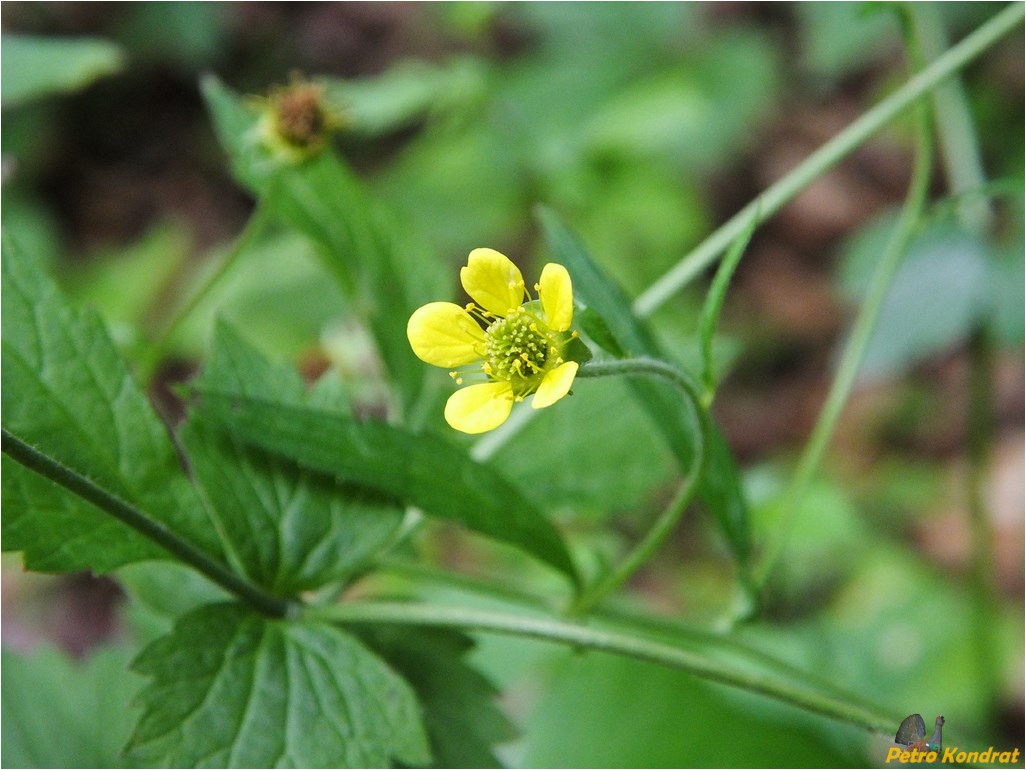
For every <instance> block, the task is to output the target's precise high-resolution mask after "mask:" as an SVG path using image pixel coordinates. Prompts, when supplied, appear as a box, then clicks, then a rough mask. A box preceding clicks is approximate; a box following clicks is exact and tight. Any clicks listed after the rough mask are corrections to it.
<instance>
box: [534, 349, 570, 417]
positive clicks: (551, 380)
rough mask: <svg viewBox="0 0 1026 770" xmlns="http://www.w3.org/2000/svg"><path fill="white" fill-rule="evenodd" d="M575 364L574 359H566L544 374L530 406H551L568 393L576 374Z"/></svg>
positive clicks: (539, 407)
mask: <svg viewBox="0 0 1026 770" xmlns="http://www.w3.org/2000/svg"><path fill="white" fill-rule="evenodd" d="M577 366H578V364H577V362H576V361H567V362H566V363H565V364H560V365H559V366H557V367H556V368H555V369H553V370H552V371H551V372H549V373H548V374H546V375H545V376H544V377H543V378H542V381H541V385H539V386H538V392H537V393H535V394H534V399H532V401H531V408H533V409H544V408H545V407H547V406H552V405H553V404H554V403H556V402H557V401H559V399H561V398H562V397H563V396H565V395H566V394H567V393H569V392H570V386H571V385H573V384H574V377H576V376H577Z"/></svg>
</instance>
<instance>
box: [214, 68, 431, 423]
mask: <svg viewBox="0 0 1026 770" xmlns="http://www.w3.org/2000/svg"><path fill="white" fill-rule="evenodd" d="M203 95H204V98H205V99H206V102H207V106H208V109H209V110H210V113H211V116H212V118H213V120H214V125H215V128H216V129H217V132H218V136H219V138H220V139H221V143H222V144H223V145H224V147H225V148H226V150H227V151H228V152H229V154H230V155H231V157H232V167H233V170H234V172H235V175H236V177H237V178H238V179H239V181H240V182H242V183H243V184H244V185H245V186H246V187H247V188H249V190H250V191H251V192H252V193H253V194H255V195H258V196H261V197H267V198H269V199H270V200H271V201H272V203H273V207H274V210H275V212H276V213H277V215H278V216H280V217H281V218H282V219H283V220H284V221H285V222H286V223H287V224H288V225H289V226H290V227H293V228H295V229H296V230H297V231H299V232H301V233H303V234H304V235H306V236H307V237H308V238H310V239H311V240H312V241H313V242H314V243H315V244H316V245H317V247H318V251H319V253H320V256H321V258H322V261H323V264H324V266H325V268H326V269H327V270H328V272H329V273H330V274H331V275H332V276H333V277H334V278H335V279H336V280H337V281H338V283H339V285H340V286H341V287H342V288H343V290H344V291H345V292H346V293H347V294H348V295H349V296H350V297H351V300H352V303H353V308H354V310H355V312H356V313H357V315H358V316H359V317H360V318H361V320H363V322H364V323H366V324H367V327H368V328H369V330H370V332H371V334H372V335H373V336H374V339H375V341H376V343H377V348H378V354H379V355H380V356H381V358H382V361H383V363H384V364H385V366H386V368H387V369H388V372H389V374H390V375H391V380H392V381H393V382H394V383H395V384H396V386H397V388H398V395H399V396H400V403H401V404H402V406H403V407H407V408H408V407H411V406H412V405H413V404H414V403H416V402H417V400H418V399H419V398H420V397H421V395H422V392H423V389H424V387H425V380H426V371H427V369H426V367H424V365H423V364H422V362H420V361H419V360H418V359H417V358H416V356H414V355H413V352H412V351H411V350H410V346H409V342H408V341H407V339H406V322H407V321H408V320H409V317H410V314H411V313H412V312H413V311H414V310H416V309H417V308H418V307H419V306H421V305H423V304H425V303H427V302H430V301H431V300H435V299H438V298H439V297H442V296H444V295H445V293H446V288H447V283H446V282H445V280H444V275H445V271H444V270H443V269H442V268H441V265H440V264H438V263H437V262H436V260H435V259H434V258H433V257H432V255H431V254H429V253H428V252H426V251H425V249H424V248H423V247H421V246H420V245H419V244H417V243H413V242H412V241H411V240H410V239H409V238H407V237H405V235H404V233H403V232H402V230H401V229H400V228H399V227H398V226H397V224H396V223H395V222H394V221H393V219H392V217H391V216H389V214H388V213H387V212H385V211H383V210H382V209H381V208H380V207H379V206H377V205H375V202H374V201H373V200H372V199H371V198H370V197H369V196H368V195H367V193H366V192H365V190H364V188H363V186H362V185H361V183H360V182H359V180H358V179H357V178H356V177H355V175H354V174H353V173H352V171H351V170H350V169H349V168H347V167H346V166H345V165H344V164H343V162H342V161H341V160H340V159H339V158H338V157H337V155H336V154H335V153H334V152H333V151H332V150H331V149H330V148H328V149H326V150H325V151H323V152H320V153H319V154H318V155H316V156H315V157H313V158H310V159H309V160H307V161H306V162H304V163H300V164H296V165H281V164H280V163H279V164H276V163H275V162H274V161H273V159H272V158H270V157H269V156H267V154H266V153H265V152H262V150H261V148H260V146H259V144H257V143H255V142H256V140H255V138H254V126H255V125H256V121H257V120H258V113H257V112H256V110H255V109H250V108H247V106H246V105H245V103H244V102H243V101H242V100H241V99H240V98H239V97H238V96H236V95H235V94H234V93H232V92H231V91H230V90H229V89H227V88H226V87H225V86H224V85H222V84H221V83H220V82H218V81H217V80H215V79H213V78H208V79H206V80H204V82H203Z"/></svg>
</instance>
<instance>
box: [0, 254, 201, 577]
mask: <svg viewBox="0 0 1026 770" xmlns="http://www.w3.org/2000/svg"><path fill="white" fill-rule="evenodd" d="M2 278H3V295H4V303H3V329H4V338H3V360H2V369H3V390H4V392H5V393H7V395H8V398H7V399H6V402H5V408H4V418H3V419H4V428H5V429H6V430H8V431H10V432H11V433H12V434H14V435H15V436H16V437H17V438H19V439H21V440H22V441H24V442H26V443H28V444H30V445H32V446H34V447H36V448H37V449H38V450H40V451H42V452H43V453H45V454H47V455H49V456H51V457H53V458H54V459H56V460H57V461H58V462H60V463H62V464H63V465H65V466H66V467H68V468H70V469H72V470H73V471H76V472H77V473H79V474H80V475H83V476H86V477H87V478H90V479H92V480H93V481H95V482H96V483H98V484H100V485H101V486H103V487H104V488H106V489H107V490H108V491H110V492H111V493H112V494H114V495H116V496H118V497H120V498H121V499H122V500H124V501H125V502H128V503H130V504H134V505H136V506H138V507H139V508H141V509H143V510H144V511H146V512H147V513H148V514H149V515H151V516H153V517H155V518H156V519H157V520H158V521H160V522H162V523H163V524H165V525H166V526H168V527H170V528H171V529H173V530H175V531H176V532H178V533H179V534H180V535H181V536H183V537H185V538H186V539H188V540H189V541H190V542H191V543H193V544H194V545H195V546H196V547H197V548H198V549H200V550H202V551H204V552H206V553H208V554H210V555H211V556H214V557H219V556H220V554H221V545H220V542H219V541H218V538H217V536H216V534H215V532H214V530H213V528H212V527H211V526H210V521H209V519H208V516H207V512H206V511H205V509H204V507H203V505H202V503H201V502H200V499H199V497H198V496H197V495H196V493H195V491H194V490H193V488H192V486H191V484H190V483H189V481H188V479H187V478H186V476H185V474H184V473H183V472H182V469H181V466H180V465H179V461H178V456H177V454H176V452H175V449H174V446H173V445H172V443H171V440H170V438H169V436H168V434H167V431H166V430H165V428H164V426H163V424H162V423H161V422H160V419H159V418H158V417H157V415H156V414H155V413H154V412H153V409H152V407H151V406H150V404H149V402H148V400H147V399H146V396H145V394H144V393H143V392H142V390H141V389H140V388H139V386H138V385H137V384H136V383H135V380H134V379H133V377H132V375H131V373H130V372H129V370H128V367H127V365H126V364H125V363H124V361H123V360H122V359H121V357H120V355H119V354H118V352H117V350H116V349H115V347H114V344H113V343H112V342H111V340H110V337H109V336H108V334H107V332H106V330H105V329H104V327H103V324H102V322H101V321H100V319H99V318H98V317H97V316H96V314H95V313H93V312H89V311H79V310H75V309H72V308H70V307H68V306H67V304H66V303H65V301H64V300H63V298H62V297H61V296H60V295H59V293H58V290H57V288H56V287H55V286H54V285H53V283H52V282H51V281H50V280H49V279H48V278H47V277H46V276H45V275H44V274H43V273H42V272H41V271H40V269H39V268H38V266H36V265H35V264H33V260H32V258H31V256H29V255H27V254H24V253H23V252H20V251H18V250H17V249H16V247H15V246H14V245H13V244H12V243H10V242H9V240H7V239H6V238H5V240H4V242H3V276H2ZM12 395H14V396H15V397H14V398H11V396H12ZM4 463H5V465H4V470H5V473H4V474H3V484H4V500H5V501H6V502H7V503H8V506H9V507H8V510H7V515H5V516H4V517H3V538H4V548H5V549H10V550H21V551H24V553H25V561H26V564H27V565H28V566H30V567H33V568H36V569H42V570H46V571H51V572H57V571H61V572H64V571H70V570H76V569H83V568H92V569H95V570H99V571H106V570H110V569H112V568H114V567H117V566H120V565H122V564H127V563H130V562H134V561H141V560H144V559H153V558H159V557H160V556H162V555H163V554H162V552H161V551H160V549H157V548H155V546H154V545H153V543H151V542H149V541H147V540H146V539H145V538H143V537H141V536H140V535H139V534H138V533H136V532H134V531H132V530H131V529H129V528H128V527H126V526H125V525H124V524H121V523H119V522H117V521H115V520H113V519H111V518H109V517H107V516H105V515H104V514H103V513H101V512H100V511H98V510H97V509H96V508H94V507H93V506H91V505H89V504H88V503H86V502H84V501H83V500H81V499H80V498H77V497H71V496H69V495H68V493H66V492H65V491H63V490H59V489H58V488H56V487H55V486H54V485H53V484H52V483H51V482H49V481H47V480H45V479H43V478H41V477H39V476H36V475H35V474H33V473H31V472H30V471H28V470H26V469H24V468H21V467H20V466H17V465H16V464H13V463H10V462H9V461H8V459H7V458H6V457H5V458H4ZM44 512H45V515H44Z"/></svg>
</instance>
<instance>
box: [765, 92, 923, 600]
mask: <svg viewBox="0 0 1026 770" xmlns="http://www.w3.org/2000/svg"><path fill="white" fill-rule="evenodd" d="M916 118H917V119H916V152H915V161H914V165H913V169H912V179H911V181H910V183H909V189H908V193H907V194H906V196H905V203H904V205H903V206H902V210H901V216H900V217H899V219H898V223H897V225H896V226H895V228H894V232H893V233H892V234H891V237H890V240H889V241H888V243H887V247H886V248H885V249H884V253H883V255H882V256H881V257H880V261H879V262H878V263H877V266H876V270H875V271H874V273H873V276H872V278H871V280H870V284H869V288H868V289H867V291H866V296H865V299H864V300H863V302H862V306H861V307H860V308H859V312H858V315H857V316H856V318H855V323H854V325H853V326H852V331H851V336H850V337H849V339H848V342H847V344H846V345H845V348H844V353H843V354H842V356H841V361H840V364H839V365H838V368H837V374H836V375H835V376H834V380H833V382H832V383H831V385H830V392H829V393H828V394H827V398H826V401H825V403H824V404H823V408H822V409H821V410H820V412H819V416H818V417H817V419H816V424H815V426H813V429H812V434H811V435H810V436H809V440H808V442H806V445H805V448H804V450H803V451H802V454H801V457H800V458H799V460H798V466H797V469H796V470H795V473H794V475H793V476H792V477H791V480H790V482H789V483H788V485H787V487H786V488H785V490H784V494H783V496H782V498H781V501H780V504H779V510H780V514H779V519H778V524H777V526H776V527H774V529H773V532H772V534H771V536H770V541H769V543H768V545H767V547H766V551H765V556H764V558H763V562H762V567H761V569H760V570H759V571H757V572H756V576H755V586H756V588H757V589H759V590H760V591H761V589H762V588H765V585H766V582H767V581H768V579H769V575H770V573H771V572H772V571H773V568H774V567H775V566H776V564H777V561H778V560H779V559H780V556H781V554H782V553H783V550H784V545H785V543H786V542H787V538H788V536H789V535H790V532H791V528H792V527H793V525H794V521H795V518H796V516H797V511H798V509H799V507H800V504H801V500H802V498H803V497H804V496H805V493H806V491H807V490H808V487H809V483H810V482H811V481H812V477H813V475H814V474H815V473H816V471H817V469H818V468H819V465H820V462H821V461H822V459H823V455H824V454H825V452H826V448H827V445H828V444H829V442H830V438H831V437H832V436H833V433H834V429H835V428H836V427H837V421H838V419H839V418H840V416H841V411H842V410H843V409H844V405H845V403H846V402H847V400H848V396H849V395H850V394H851V391H852V388H853V387H854V384H855V379H856V377H857V375H858V371H859V367H860V365H861V364H862V358H863V356H864V354H865V352H866V348H867V346H868V345H869V341H870V339H871V337H872V334H873V329H874V327H875V326H876V320H877V317H878V316H879V314H880V308H881V307H882V306H883V302H884V299H885V298H886V297H887V291H888V289H889V288H890V286H891V281H892V280H893V278H894V274H895V273H896V272H897V269H898V267H899V265H900V264H901V260H902V258H903V257H904V255H905V252H906V250H907V249H908V244H909V242H910V241H911V239H912V235H913V233H914V232H915V228H916V225H917V223H918V222H919V220H920V218H921V217H922V215H923V210H924V208H925V206H926V198H927V193H928V192H929V182H930V172H931V168H932V165H933V135H932V133H931V130H930V122H929V116H928V111H927V109H926V106H925V105H924V104H920V105H918V107H917V115H916Z"/></svg>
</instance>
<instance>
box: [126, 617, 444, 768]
mask: <svg viewBox="0 0 1026 770" xmlns="http://www.w3.org/2000/svg"><path fill="white" fill-rule="evenodd" d="M133 668H134V669H135V670H136V671H138V672H139V673H141V674H144V675H146V676H150V677H153V681H152V682H151V683H150V684H149V685H147V686H146V688H145V689H143V691H142V693H141V694H140V696H139V700H140V701H141V703H142V705H143V708H144V710H145V711H144V714H143V716H142V719H141V720H140V721H139V724H138V726H137V727H136V729H135V733H134V735H133V736H132V740H131V743H130V750H131V757H132V759H133V760H134V761H136V762H142V763H145V764H147V765H151V766H155V767H384V766H388V765H390V764H392V763H393V762H401V763H403V764H405V765H413V766H420V765H424V764H426V763H427V762H428V761H429V758H430V754H429V751H428V746H427V739H426V737H425V734H424V728H423V726H422V724H421V717H420V710H419V706H418V704H417V701H416V698H415V696H414V694H413V692H412V690H411V689H410V687H409V685H408V684H407V683H406V682H405V681H403V679H401V678H400V677H399V676H397V675H396V674H395V672H394V671H392V670H391V669H390V668H389V667H388V666H386V665H385V664H384V663H383V662H382V661H381V660H380V659H379V658H378V657H377V656H375V655H374V654H373V653H371V652H369V651H368V650H367V649H366V647H364V646H363V645H362V644H361V643H360V642H359V641H357V640H356V639H355V638H353V637H352V636H350V635H349V634H347V633H345V632H343V631H341V630H339V629H338V628H336V627H335V626H332V625H329V624H326V623H318V622H309V621H272V620H267V619H266V618H263V617H261V616H260V615H257V614H255V613H252V612H250V611H248V610H246V609H245V608H243V607H241V606H239V605H236V604H215V605H208V606H205V607H202V608H200V609H198V610H196V611H194V612H191V613H189V614H188V615H186V616H185V617H183V618H181V619H180V620H179V621H178V622H177V623H176V624H175V627H174V630H173V631H172V632H171V633H170V634H169V635H167V636H164V637H161V638H160V639H158V640H157V641H155V642H153V643H152V644H151V645H150V646H149V647H147V648H146V649H145V650H143V652H142V654H140V656H139V657H138V658H137V659H136V661H135V662H134V664H133Z"/></svg>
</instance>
